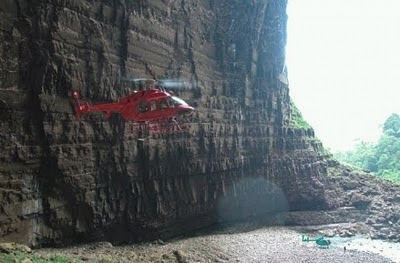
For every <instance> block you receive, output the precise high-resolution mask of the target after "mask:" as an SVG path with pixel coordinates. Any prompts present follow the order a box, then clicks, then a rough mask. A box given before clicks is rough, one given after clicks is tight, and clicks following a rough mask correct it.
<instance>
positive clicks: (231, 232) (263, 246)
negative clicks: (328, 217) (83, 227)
mask: <svg viewBox="0 0 400 263" xmlns="http://www.w3.org/2000/svg"><path fill="white" fill-rule="evenodd" d="M341 227H342V226H340V225H336V226H335V227H334V228H337V229H339V228H341ZM343 227H344V228H346V227H349V225H347V226H343ZM326 229H332V226H331V227H320V228H318V227H317V228H308V229H307V228H288V227H262V228H257V227H256V226H254V225H241V226H234V227H226V228H225V229H222V230H221V229H219V230H217V231H212V232H209V233H201V234H199V235H195V236H191V237H182V238H179V239H175V240H170V241H161V240H159V241H157V242H152V243H143V244H135V245H124V246H113V245H112V244H110V243H108V242H100V243H92V244H86V245H82V246H75V247H69V248H63V249H54V248H48V249H39V250H35V251H34V254H35V255H36V257H37V258H39V259H42V260H43V259H53V261H51V260H49V261H36V262H364V263H367V262H374V263H377V262H400V261H396V259H395V258H393V256H392V258H387V257H385V256H382V255H379V254H376V253H371V252H363V251H356V250H350V249H347V250H346V251H344V249H343V244H344V243H343V244H342V243H341V242H339V241H335V244H332V246H331V247H330V248H329V249H321V248H318V247H316V245H315V244H314V243H312V242H310V243H306V242H302V241H301V234H302V233H308V234H311V235H313V234H317V231H321V230H326ZM389 244H390V243H388V246H389ZM378 253H379V251H378ZM54 259H58V260H59V261H57V260H54ZM399 260H400V259H399ZM18 262H20V261H18ZM28 262H29V261H28ZM32 262H35V261H34V260H33V261H32Z"/></svg>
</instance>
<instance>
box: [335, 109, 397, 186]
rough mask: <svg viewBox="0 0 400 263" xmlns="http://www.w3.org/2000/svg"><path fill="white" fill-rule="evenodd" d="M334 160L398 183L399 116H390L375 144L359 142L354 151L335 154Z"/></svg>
mask: <svg viewBox="0 0 400 263" xmlns="http://www.w3.org/2000/svg"><path fill="white" fill-rule="evenodd" d="M335 157H336V159H338V160H339V161H342V162H346V163H348V164H351V165H354V166H357V167H359V168H361V169H366V170H369V171H371V172H373V173H375V174H376V175H377V176H380V177H382V178H385V179H388V180H391V181H394V182H398V183H400V116H399V115H398V114H392V115H391V116H390V117H389V118H388V119H387V120H386V121H385V123H384V125H383V134H382V135H381V137H380V139H379V141H378V142H377V143H376V144H372V143H367V142H361V143H358V144H357V145H356V146H355V148H354V150H352V151H348V152H344V153H337V154H335Z"/></svg>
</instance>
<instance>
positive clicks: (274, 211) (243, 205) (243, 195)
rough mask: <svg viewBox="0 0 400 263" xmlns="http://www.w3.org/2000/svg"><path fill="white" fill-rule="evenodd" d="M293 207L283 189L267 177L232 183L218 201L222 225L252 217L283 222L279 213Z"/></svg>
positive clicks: (219, 218) (277, 223)
mask: <svg viewBox="0 0 400 263" xmlns="http://www.w3.org/2000/svg"><path fill="white" fill-rule="evenodd" d="M288 210H289V205H288V201H287V198H286V196H285V194H284V192H283V190H282V189H281V188H280V187H278V186H277V185H276V184H275V183H273V182H271V181H268V180H266V179H265V178H263V177H248V178H243V179H241V180H239V181H238V182H236V183H234V184H232V185H231V186H230V187H228V189H227V190H226V193H225V195H224V196H223V197H221V198H220V199H219V201H218V208H217V215H218V222H219V223H220V224H224V223H230V222H239V221H244V220H248V219H251V220H252V221H253V220H254V221H260V222H261V221H262V222H265V223H268V224H274V225H281V224H284V221H283V219H282V218H281V217H279V216H278V215H279V214H280V213H282V212H286V211H288Z"/></svg>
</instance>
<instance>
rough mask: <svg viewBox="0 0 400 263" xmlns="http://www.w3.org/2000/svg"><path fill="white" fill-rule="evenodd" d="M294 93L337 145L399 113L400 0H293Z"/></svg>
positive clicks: (345, 145) (290, 58) (290, 52)
mask: <svg viewBox="0 0 400 263" xmlns="http://www.w3.org/2000/svg"><path fill="white" fill-rule="evenodd" d="M287 12H288V16H289V21H288V43H287V48H286V49H287V51H286V52H287V66H288V71H289V80H290V92H291V97H292V99H293V100H294V102H295V103H296V104H297V106H298V108H299V109H300V111H301V112H302V113H303V116H304V118H305V119H306V120H307V121H308V122H309V123H310V124H311V125H312V126H313V127H314V129H315V131H316V135H317V137H319V138H320V139H321V140H322V142H323V143H324V145H325V146H327V147H329V148H331V149H333V150H346V149H349V148H351V147H352V146H353V145H354V143H355V141H356V140H357V139H362V140H367V141H374V140H376V139H377V138H378V137H379V135H380V133H381V125H382V123H383V122H384V120H385V119H386V118H387V117H388V116H389V115H390V114H391V113H394V112H397V113H400V0H289V5H288V11H287Z"/></svg>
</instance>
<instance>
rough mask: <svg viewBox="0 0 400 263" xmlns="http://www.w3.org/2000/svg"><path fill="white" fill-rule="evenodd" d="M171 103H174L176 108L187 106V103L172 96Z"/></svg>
mask: <svg viewBox="0 0 400 263" xmlns="http://www.w3.org/2000/svg"><path fill="white" fill-rule="evenodd" d="M171 102H172V103H173V105H174V106H179V105H186V104H187V103H186V102H185V101H184V100H182V99H180V98H178V97H175V96H171Z"/></svg>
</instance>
